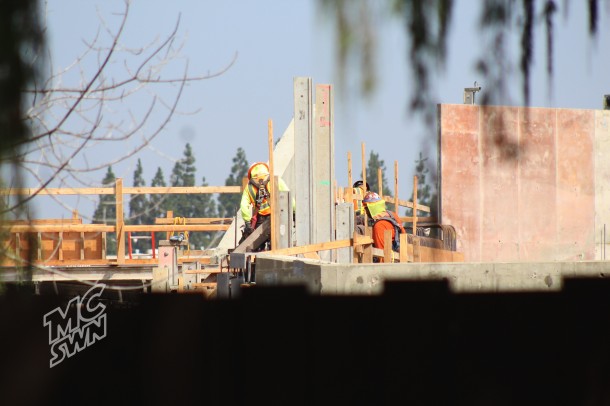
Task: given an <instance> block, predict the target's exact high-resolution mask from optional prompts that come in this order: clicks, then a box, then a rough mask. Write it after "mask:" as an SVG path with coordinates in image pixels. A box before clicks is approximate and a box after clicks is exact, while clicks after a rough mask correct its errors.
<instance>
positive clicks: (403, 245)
mask: <svg viewBox="0 0 610 406" xmlns="http://www.w3.org/2000/svg"><path fill="white" fill-rule="evenodd" d="M399 260H400V262H402V263H406V262H409V243H408V242H407V234H405V233H401V234H400V253H399Z"/></svg>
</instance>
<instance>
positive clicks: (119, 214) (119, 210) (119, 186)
mask: <svg viewBox="0 0 610 406" xmlns="http://www.w3.org/2000/svg"><path fill="white" fill-rule="evenodd" d="M115 188H116V194H115V199H116V223H115V224H116V245H117V254H116V257H117V262H118V263H119V264H122V263H124V262H125V233H126V230H124V226H125V219H124V216H123V179H121V178H117V179H116V182H115Z"/></svg>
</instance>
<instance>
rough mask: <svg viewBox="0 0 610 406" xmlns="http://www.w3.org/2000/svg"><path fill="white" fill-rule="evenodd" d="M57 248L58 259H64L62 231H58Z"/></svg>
mask: <svg viewBox="0 0 610 406" xmlns="http://www.w3.org/2000/svg"><path fill="white" fill-rule="evenodd" d="M57 244H58V249H57V255H58V259H59V260H60V261H63V260H64V249H63V246H64V233H63V232H61V231H60V232H59V241H58V243H57Z"/></svg>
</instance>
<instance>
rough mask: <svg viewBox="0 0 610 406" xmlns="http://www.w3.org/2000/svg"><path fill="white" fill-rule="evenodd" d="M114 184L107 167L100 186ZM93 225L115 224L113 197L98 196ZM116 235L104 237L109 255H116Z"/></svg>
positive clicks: (109, 169)
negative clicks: (98, 200)
mask: <svg viewBox="0 0 610 406" xmlns="http://www.w3.org/2000/svg"><path fill="white" fill-rule="evenodd" d="M115 182H116V176H115V175H114V172H112V166H109V167H108V170H107V171H106V176H104V180H102V185H104V186H106V187H109V186H113V185H114V183H115ZM93 224H116V201H115V197H114V195H100V202H99V204H98V205H97V208H96V209H95V212H94V213H93ZM116 241H117V240H116V233H108V234H107V235H106V247H107V248H106V250H107V253H108V254H110V255H116V253H117V243H116Z"/></svg>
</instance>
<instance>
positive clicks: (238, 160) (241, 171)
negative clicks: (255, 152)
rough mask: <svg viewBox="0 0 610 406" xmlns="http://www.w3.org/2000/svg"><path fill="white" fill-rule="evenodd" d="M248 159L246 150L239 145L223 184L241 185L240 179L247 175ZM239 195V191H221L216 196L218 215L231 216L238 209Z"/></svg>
mask: <svg viewBox="0 0 610 406" xmlns="http://www.w3.org/2000/svg"><path fill="white" fill-rule="evenodd" d="M248 168H249V164H248V159H247V158H246V152H245V151H244V150H243V149H242V148H241V147H240V148H237V153H236V154H235V156H234V157H233V166H232V167H231V174H230V175H229V177H228V178H227V179H226V180H225V186H241V182H242V179H243V178H244V177H246V176H247V175H248ZM240 200H241V195H240V194H239V193H236V194H233V193H223V194H221V195H220V196H219V197H218V216H219V217H233V216H235V214H236V213H237V210H239V203H240Z"/></svg>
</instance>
